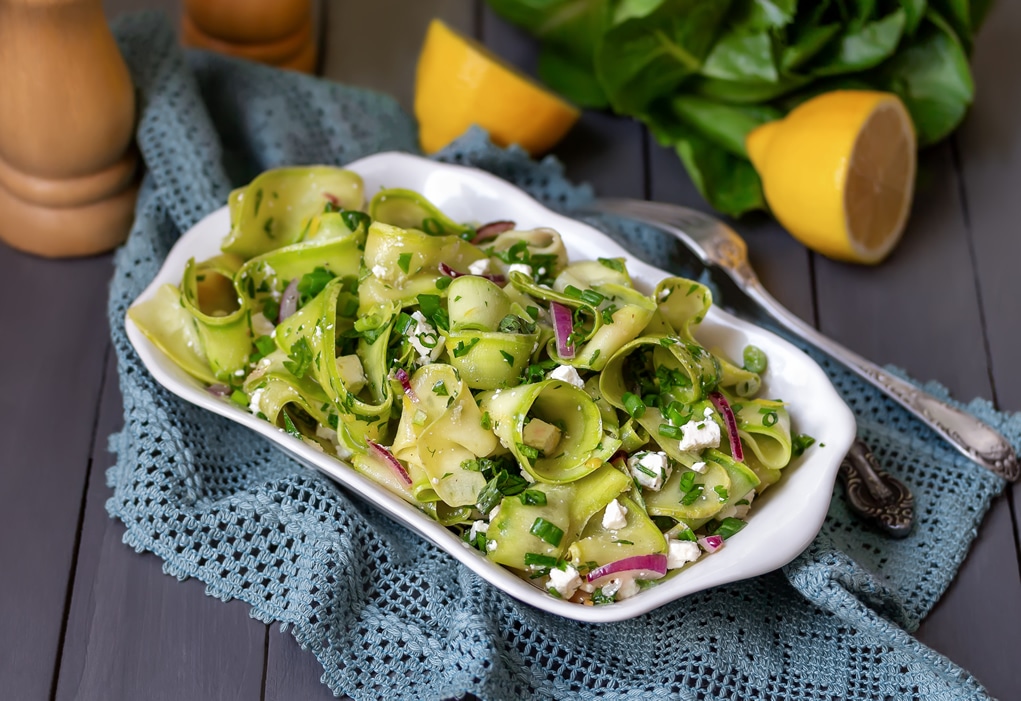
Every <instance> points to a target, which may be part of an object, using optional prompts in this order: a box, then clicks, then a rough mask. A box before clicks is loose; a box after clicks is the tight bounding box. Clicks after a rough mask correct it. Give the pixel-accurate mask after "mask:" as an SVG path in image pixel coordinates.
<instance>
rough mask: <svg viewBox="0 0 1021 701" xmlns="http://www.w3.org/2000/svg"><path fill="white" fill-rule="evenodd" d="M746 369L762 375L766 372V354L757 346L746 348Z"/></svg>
mask: <svg viewBox="0 0 1021 701" xmlns="http://www.w3.org/2000/svg"><path fill="white" fill-rule="evenodd" d="M744 369H745V370H747V371H748V372H754V373H755V374H757V375H761V374H762V373H764V372H765V371H766V354H765V353H763V352H762V349H761V348H758V347H757V346H750V345H749V346H745V347H744Z"/></svg>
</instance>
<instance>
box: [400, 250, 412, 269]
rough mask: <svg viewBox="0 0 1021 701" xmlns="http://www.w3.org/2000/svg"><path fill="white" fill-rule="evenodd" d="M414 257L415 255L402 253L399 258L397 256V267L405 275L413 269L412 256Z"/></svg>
mask: <svg viewBox="0 0 1021 701" xmlns="http://www.w3.org/2000/svg"><path fill="white" fill-rule="evenodd" d="M412 255H414V254H412V253H402V254H400V255H399V256H397V265H398V266H399V267H400V269H401V270H403V271H404V272H405V273H406V272H408V268H410V267H411V256H412Z"/></svg>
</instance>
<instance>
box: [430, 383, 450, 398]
mask: <svg viewBox="0 0 1021 701" xmlns="http://www.w3.org/2000/svg"><path fill="white" fill-rule="evenodd" d="M433 394H435V395H436V396H437V397H449V396H450V392H448V391H447V384H446V383H445V382H444V381H443V380H438V381H437V382H436V384H434V385H433Z"/></svg>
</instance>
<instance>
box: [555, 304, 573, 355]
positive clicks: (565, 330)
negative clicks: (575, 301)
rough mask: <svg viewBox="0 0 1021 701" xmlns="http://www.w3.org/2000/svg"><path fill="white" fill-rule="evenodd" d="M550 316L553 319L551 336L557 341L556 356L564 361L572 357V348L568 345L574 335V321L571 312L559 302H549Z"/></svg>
mask: <svg viewBox="0 0 1021 701" xmlns="http://www.w3.org/2000/svg"><path fill="white" fill-rule="evenodd" d="M550 316H551V317H552V318H553V336H554V337H555V338H556V339H557V355H559V356H560V357H561V358H564V359H565V360H570V359H571V358H573V357H574V346H573V345H570V338H571V334H572V333H574V319H573V318H572V317H571V310H570V309H568V308H567V307H565V306H564V305H563V304H560V303H559V302H550Z"/></svg>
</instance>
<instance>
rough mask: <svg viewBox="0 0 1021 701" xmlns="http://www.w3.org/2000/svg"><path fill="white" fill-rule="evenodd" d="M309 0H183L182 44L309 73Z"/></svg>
mask: <svg viewBox="0 0 1021 701" xmlns="http://www.w3.org/2000/svg"><path fill="white" fill-rule="evenodd" d="M312 25H313V22H312V3H311V2H310V0H185V3H184V16H183V17H182V18H181V41H182V42H184V44H185V45H187V46H193V47H195V48H197V49H207V50H210V51H218V52H220V53H224V54H229V55H231V56H237V57H239V58H246V59H248V60H250V61H258V62H260V63H266V64H269V65H271V66H277V67H279V68H290V69H293V70H297V71H302V72H303V73H312V72H313V71H314V70H315V64H316V54H317V51H316V41H315V36H314V33H313V31H312Z"/></svg>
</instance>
